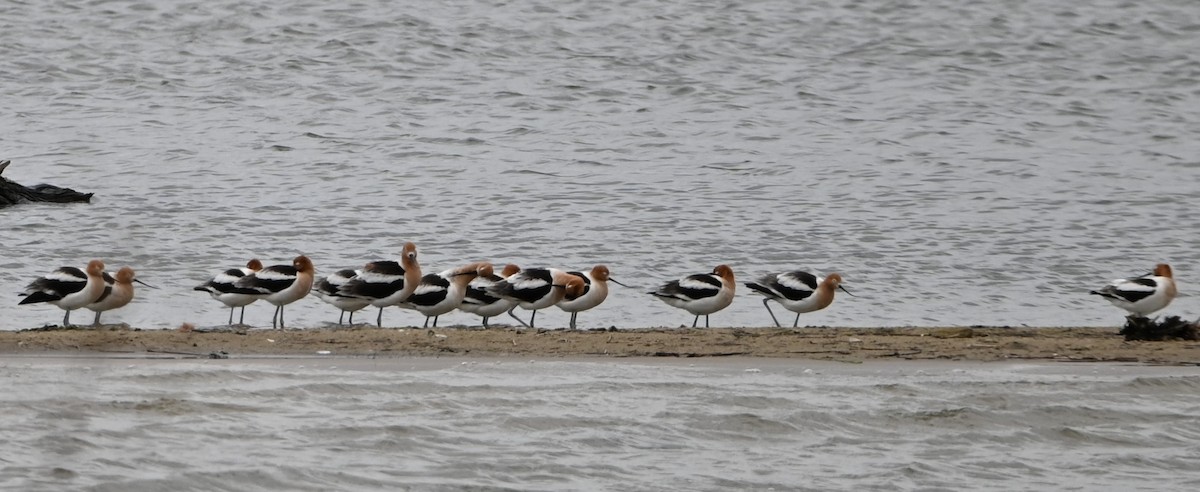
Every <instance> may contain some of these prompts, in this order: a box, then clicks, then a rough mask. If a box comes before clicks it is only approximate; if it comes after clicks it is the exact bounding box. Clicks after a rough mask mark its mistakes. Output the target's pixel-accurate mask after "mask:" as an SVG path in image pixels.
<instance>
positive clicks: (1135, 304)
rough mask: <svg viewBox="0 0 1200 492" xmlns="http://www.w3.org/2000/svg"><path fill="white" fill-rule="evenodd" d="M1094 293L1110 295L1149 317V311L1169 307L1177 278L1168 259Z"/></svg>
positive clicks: (1117, 302)
mask: <svg viewBox="0 0 1200 492" xmlns="http://www.w3.org/2000/svg"><path fill="white" fill-rule="evenodd" d="M1091 293H1092V294H1096V295H1098V296H1101V297H1104V298H1105V299H1108V301H1109V302H1111V303H1113V305H1115V306H1117V307H1119V308H1121V309H1124V310H1126V311H1129V312H1130V313H1133V315H1134V316H1142V317H1145V316H1146V315H1147V314H1150V313H1153V312H1155V311H1158V310H1159V309H1162V308H1165V307H1167V304H1170V303H1171V301H1172V300H1173V299H1175V295H1176V294H1177V293H1178V292H1177V291H1176V290H1175V278H1174V276H1172V275H1171V267H1170V265H1167V264H1166V263H1159V264H1158V265H1155V267H1154V271H1153V272H1150V273H1147V274H1145V275H1142V276H1140V277H1133V278H1125V279H1117V280H1113V281H1112V283H1110V284H1108V285H1106V286H1104V288H1102V289H1100V290H1093V291H1091Z"/></svg>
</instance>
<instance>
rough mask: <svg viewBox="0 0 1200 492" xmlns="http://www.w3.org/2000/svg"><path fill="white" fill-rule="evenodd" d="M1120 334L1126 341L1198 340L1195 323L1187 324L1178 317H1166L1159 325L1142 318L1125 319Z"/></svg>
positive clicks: (1198, 330) (1199, 332) (1198, 333)
mask: <svg viewBox="0 0 1200 492" xmlns="http://www.w3.org/2000/svg"><path fill="white" fill-rule="evenodd" d="M1121 334H1122V335H1125V339H1126V340H1147V341H1163V340H1200V329H1198V328H1197V325H1196V323H1188V322H1187V321H1184V320H1182V319H1180V318H1179V316H1167V317H1166V318H1165V319H1163V320H1162V322H1161V323H1156V322H1155V321H1154V320H1152V319H1150V318H1145V317H1142V316H1130V317H1128V318H1125V327H1124V328H1121Z"/></svg>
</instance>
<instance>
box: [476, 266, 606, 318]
mask: <svg viewBox="0 0 1200 492" xmlns="http://www.w3.org/2000/svg"><path fill="white" fill-rule="evenodd" d="M582 293H583V280H582V279H580V278H579V277H576V276H574V275H571V274H569V273H567V272H564V271H562V270H558V269H556V268H530V269H527V270H521V271H519V272H517V273H514V274H512V275H510V276H508V277H505V279H504V280H501V281H499V282H496V284H495V285H493V286H491V287H490V288H488V294H491V295H493V296H496V297H501V298H504V299H508V300H510V301H512V302H513V303H514V306H512V307H511V308H509V309H508V315H509V316H512V317H513V319H515V320H517V321H518V322H520V323H521V324H522V325H524V326H526V327H528V328H533V327H534V319H535V318H536V317H537V311H538V310H539V309H545V308H548V307H550V306H553V305H555V304H557V303H558V301H561V300H562V299H563V298H564V297H579V296H580V295H581V294H582ZM518 307H520V308H524V309H528V310H530V311H533V314H531V315H530V316H529V323H526V322H525V320H522V319H521V318H520V317H518V316H517V315H516V314H515V313H513V311H516V309H517V308H518Z"/></svg>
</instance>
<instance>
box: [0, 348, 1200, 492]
mask: <svg viewBox="0 0 1200 492" xmlns="http://www.w3.org/2000/svg"><path fill="white" fill-rule="evenodd" d="M0 380H2V383H3V386H4V387H5V388H7V390H6V391H4V392H3V393H0V405H2V406H3V408H4V413H5V425H4V426H0V439H2V440H3V442H5V446H4V449H3V450H0V487H3V488H7V489H14V490H66V489H71V490H79V489H89V490H121V491H128V490H168V489H169V490H218V489H219V490H331V489H340V490H362V489H377V490H397V489H401V490H414V489H415V490H917V489H919V490H964V489H970V490H1154V491H1162V490H1195V489H1196V488H1197V487H1200V472H1197V469H1200V467H1198V466H1197V465H1200V453H1198V450H1200V420H1197V419H1196V417H1195V416H1196V413H1197V411H1198V410H1200V396H1197V395H1198V394H1200V392H1198V391H1197V390H1198V389H1200V377H1198V376H1197V375H1196V374H1195V371H1193V370H1192V369H1190V368H1170V367H1139V366H1120V365H1108V364H1087V365H1068V364H1030V365H1020V364H997V363H991V364H964V363H954V364H938V363H930V364H916V363H901V364H895V363H879V362H872V363H867V364H863V365H850V364H837V363H819V362H817V363H814V362H801V361H786V360H751V359H740V360H724V361H712V360H710V361H705V362H699V363H688V362H683V361H669V360H654V361H650V360H639V359H633V360H626V361H624V362H622V363H613V362H611V361H607V362H599V361H597V362H591V361H587V360H557V361H548V360H534V361H529V360H506V359H501V360H488V359H473V360H463V359H373V360H368V359H307V360H304V359H301V360H271V359H266V360H241V361H238V360H224V361H196V362H188V361H136V360H117V359H52V358H49V359H48V358H29V359H8V360H6V361H4V362H2V363H0Z"/></svg>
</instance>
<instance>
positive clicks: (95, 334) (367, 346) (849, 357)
mask: <svg viewBox="0 0 1200 492" xmlns="http://www.w3.org/2000/svg"><path fill="white" fill-rule="evenodd" d="M1117 331H1118V328H1115V327H1113V328H801V329H795V330H793V329H776V328H713V329H684V328H673V329H672V328H657V329H636V330H609V331H601V330H595V331H562V330H551V331H538V330H520V331H518V330H515V329H512V328H490V329H487V330H483V329H469V328H437V329H432V330H427V329H420V328H415V329H414V328H408V329H390V328H385V329H378V328H374V327H366V326H357V327H346V328H323V329H304V330H269V329H217V330H192V331H180V330H139V329H131V328H128V327H124V326H116V327H114V326H108V327H101V328H98V329H93V328H80V329H75V328H72V329H62V328H46V329H37V330H25V331H0V354H61V353H107V354H158V355H163V356H172V355H173V356H179V357H209V356H210V355H212V354H216V355H217V356H224V355H228V356H230V357H238V356H265V355H273V356H277V355H314V354H318V353H321V354H325V353H328V354H330V355H338V356H438V355H455V356H464V355H465V356H470V355H477V356H489V357H491V356H522V357H530V356H541V357H557V356H605V357H646V356H656V357H720V356H744V357H791V358H803V359H816V360H835V361H844V362H861V361H866V360H872V359H891V360H905V359H909V360H938V359H940V360H969V361H997V360H1014V359H1033V360H1061V361H1120V362H1141V363H1154V364H1188V365H1200V343H1198V342H1186V341H1167V342H1127V341H1125V340H1124V339H1123V337H1121V336H1120V335H1118V334H1117Z"/></svg>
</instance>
